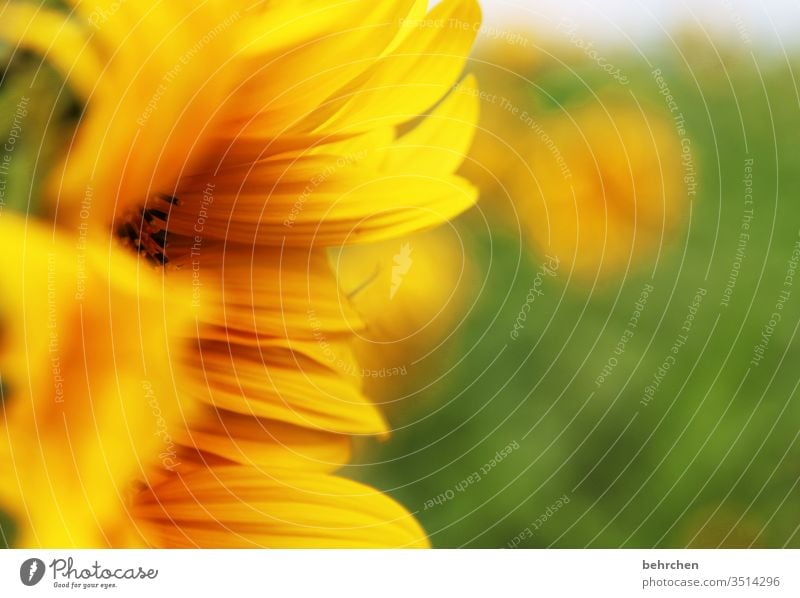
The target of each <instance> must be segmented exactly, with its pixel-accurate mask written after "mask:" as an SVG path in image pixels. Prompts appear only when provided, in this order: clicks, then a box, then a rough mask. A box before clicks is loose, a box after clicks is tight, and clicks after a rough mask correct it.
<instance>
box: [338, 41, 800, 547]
mask: <svg viewBox="0 0 800 598" xmlns="http://www.w3.org/2000/svg"><path fill="white" fill-rule="evenodd" d="M536 54H537V56H536V58H535V59H533V60H531V61H529V64H528V63H525V62H524V61H523V62H521V66H517V67H512V71H513V73H512V71H509V70H508V67H507V65H504V64H503V49H502V48H501V49H500V50H497V51H496V52H493V53H492V56H493V58H492V59H491V60H490V59H484V58H483V55H482V54H481V52H480V50H479V52H478V54H477V56H476V59H475V61H474V63H473V66H472V69H471V70H473V71H475V72H477V73H478V76H479V80H480V85H481V88H482V89H489V90H490V91H493V90H494V88H493V86H496V87H497V88H502V89H503V90H507V89H508V87H509V86H510V85H516V86H519V88H520V89H519V90H518V91H520V92H521V94H522V95H521V97H524V98H527V99H526V100H525V101H526V102H527V104H526V107H527V108H528V110H529V111H532V112H534V113H541V112H542V111H547V110H548V109H563V110H566V111H569V110H570V108H571V107H572V106H576V105H579V104H581V103H587V102H588V103H590V104H591V103H592V102H598V101H599V100H597V98H598V97H602V95H603V93H604V92H605V91H609V90H610V91H611V92H613V93H623V94H631V95H633V96H635V97H636V98H637V99H638V100H639V101H640V102H643V103H647V104H649V105H650V106H652V107H655V108H656V109H662V110H663V111H664V113H665V114H666V105H665V102H664V99H663V97H662V96H661V95H660V94H659V88H658V86H657V85H656V83H655V81H654V76H653V74H652V71H653V70H654V69H656V68H658V69H661V71H662V74H663V76H664V78H665V79H666V80H667V81H668V84H669V87H670V89H671V91H672V94H673V95H674V97H675V99H676V101H677V102H678V104H679V105H680V109H681V111H682V112H683V114H684V116H685V119H686V127H687V131H688V136H689V137H690V139H691V147H692V153H693V155H694V162H695V165H696V167H697V172H698V177H699V178H698V187H697V194H696V195H695V196H694V197H692V198H691V199H690V201H689V202H688V204H687V205H686V209H685V210H684V214H683V217H684V222H683V224H682V226H681V227H679V229H678V232H677V233H676V234H675V235H674V236H673V238H672V239H670V240H669V241H668V242H667V243H666V244H664V245H662V246H661V248H660V249H661V250H660V254H658V255H652V256H649V257H642V258H641V259H637V260H634V262H636V263H635V264H634V265H633V266H632V267H631V268H630V270H629V271H628V272H627V273H626V272H625V271H624V269H623V270H622V271H620V272H618V273H617V275H616V276H608V277H605V278H601V279H598V280H597V281H594V280H590V281H575V280H570V279H569V278H568V275H567V274H568V273H567V272H559V275H558V276H555V277H548V278H546V279H545V282H544V286H543V287H542V288H543V290H544V294H543V295H542V296H538V297H537V299H536V301H535V303H534V308H533V309H532V310H531V312H530V317H529V318H528V320H527V322H526V324H525V326H524V329H523V331H522V332H521V333H520V338H519V339H518V340H516V341H514V340H512V339H511V338H510V336H509V331H510V330H512V328H513V324H514V321H515V319H516V318H517V315H518V313H519V311H520V308H521V305H522V304H523V303H524V302H525V298H526V295H527V293H528V290H529V288H530V287H531V286H532V284H533V281H534V280H535V277H536V273H537V271H538V269H539V267H540V265H541V263H542V262H543V261H544V260H545V258H544V256H542V255H538V254H536V253H533V254H532V253H531V252H530V251H529V250H528V248H527V247H528V244H527V242H526V240H525V233H524V232H523V233H519V232H518V231H517V230H515V228H514V227H513V226H507V225H506V226H505V227H503V226H497V227H492V228H491V233H489V232H487V228H486V225H485V223H484V219H483V217H484V216H486V217H487V218H488V219H489V221H490V222H493V221H492V218H493V213H496V212H498V211H502V209H503V208H498V205H499V204H501V203H502V202H503V199H502V198H499V197H493V196H491V195H489V196H486V195H484V196H483V198H482V200H481V201H482V203H481V207H480V209H479V211H476V212H473V213H471V214H468V215H467V216H465V217H464V218H462V219H461V220H460V221H459V222H458V227H459V231H460V233H461V235H462V236H463V238H465V239H468V241H469V243H468V246H469V248H468V251H467V256H468V257H467V259H470V260H474V261H475V263H476V269H477V271H478V273H479V276H478V278H479V284H483V283H484V282H485V286H483V288H482V289H481V290H480V292H477V293H475V294H474V295H473V296H472V297H471V298H470V301H474V304H470V305H469V307H471V309H470V310H466V309H465V310H464V311H465V312H468V313H466V315H465V317H464V319H463V321H461V322H460V323H457V324H458V327H457V330H456V332H455V334H454V336H452V337H451V338H449V339H448V341H447V342H446V344H445V346H444V347H443V348H442V349H440V350H439V351H437V353H436V355H438V358H439V359H442V356H443V355H449V357H448V359H447V361H448V362H447V363H442V362H441V361H440V362H439V363H435V364H426V363H424V362H423V363H422V364H420V366H419V367H418V368H417V369H416V370H415V372H417V375H414V376H405V377H403V378H402V379H395V380H392V382H391V384H388V385H386V387H385V388H384V391H385V394H386V400H390V401H393V403H392V406H391V408H390V410H389V412H390V420H391V423H392V424H393V426H394V427H395V428H396V431H395V432H394V435H393V437H392V439H391V440H390V441H389V442H387V443H380V442H366V443H364V446H363V447H362V456H361V465H359V466H354V467H352V468H351V469H350V474H351V475H353V476H354V477H357V478H359V479H362V480H366V481H368V482H370V483H372V484H375V485H377V486H378V487H380V488H382V489H385V490H386V491H388V492H390V493H391V494H392V495H393V496H395V497H396V498H397V499H398V500H400V501H401V502H402V503H404V504H405V505H406V506H408V508H409V509H411V510H412V511H413V512H415V513H416V515H417V516H418V517H419V519H420V521H421V522H422V524H423V525H424V526H425V528H426V529H427V531H428V533H429V534H430V536H431V538H432V541H433V543H434V545H435V546H437V547H506V546H509V547H511V546H519V547H619V546H625V547H684V546H697V547H700V546H702V547H715V546H726V547H740V546H769V547H780V546H793V547H797V546H800V533H799V532H800V489H799V488H798V480H800V451H798V431H799V430H800V428H798V421H800V401H798V396H797V386H798V382H800V368H798V367H797V364H798V356H799V355H798V354H799V353H800V351H798V344H797V342H796V338H797V328H798V323H799V322H800V319H798V316H800V279H795V280H794V282H793V288H789V287H788V286H784V277H785V276H786V274H787V268H789V260H790V259H791V257H792V252H793V250H794V246H795V243H796V242H797V241H798V239H799V238H800V237H798V233H799V232H800V205H798V197H799V196H800V180H798V178H799V177H800V167H798V166H799V163H798V160H799V158H798V147H800V142H799V141H798V131H800V95H798V88H797V84H796V80H797V78H796V73H797V67H798V64H799V63H798V60H797V57H796V56H788V57H787V56H786V55H785V54H784V53H783V52H781V51H779V50H777V49H776V50H766V49H758V48H753V47H746V46H743V45H742V44H738V43H736V42H734V41H725V40H719V39H717V40H710V39H708V38H707V37H705V35H702V34H701V32H699V31H698V32H694V31H689V30H687V31H684V32H682V33H680V34H678V35H676V36H674V37H673V39H672V40H671V41H669V42H668V41H664V42H661V43H660V44H657V45H653V46H651V47H649V48H647V49H646V51H645V52H642V51H641V50H640V51H639V52H638V53H637V52H635V51H633V50H632V49H629V50H628V51H618V52H616V53H612V54H609V55H608V56H607V58H608V61H609V62H611V63H613V64H615V65H617V66H618V67H620V69H621V70H622V71H623V72H624V73H625V74H626V75H627V77H628V79H629V83H628V84H627V85H626V86H624V88H621V86H620V85H619V83H617V81H615V80H614V79H613V78H610V77H609V75H608V74H607V73H606V72H604V71H602V70H601V69H599V68H598V66H597V65H596V64H595V63H594V62H593V61H591V60H588V59H586V58H582V57H581V56H580V55H579V53H578V54H576V52H575V51H574V48H568V47H566V46H565V45H557V44H556V45H553V46H549V47H548V46H543V47H539V48H537V50H536ZM498 56H499V57H500V58H499V59H498V58H497V57H498ZM498 60H499V61H500V62H499V63H498ZM516 75H522V76H523V77H524V78H527V79H528V80H529V81H531V83H528V82H525V81H524V80H523V79H522V78H520V77H517V76H516ZM598 151H602V148H600V149H598ZM750 158H752V159H753V172H752V181H753V206H752V207H753V219H752V222H751V223H750V224H751V228H750V230H749V231H748V232H749V239H748V240H747V242H746V246H745V247H744V249H743V257H742V256H741V255H740V259H741V261H740V266H741V268H740V272H739V275H738V278H737V279H736V282H735V285H734V286H733V292H732V295H731V296H730V300H729V304H728V305H727V306H724V305H722V304H723V302H724V301H723V298H724V292H725V289H726V286H728V285H729V278H730V276H731V271H732V270H733V269H734V268H735V267H736V266H735V265H734V262H735V260H736V256H737V250H738V249H739V247H740V246H739V235H740V232H741V223H742V219H743V214H744V212H743V210H744V209H745V204H744V201H745V184H744V182H743V181H744V178H745V174H746V173H745V168H744V165H745V160H747V159H750ZM654 175H655V173H654ZM685 192H686V188H684V193H685ZM494 222H496V220H495V221H494ZM612 234H613V233H612ZM648 284H650V285H652V287H653V292H652V293H650V295H649V297H648V299H647V304H646V306H645V308H644V310H643V313H642V315H641V318H640V321H639V323H638V326H637V328H636V329H635V333H634V334H633V336H632V337H630V339H629V340H628V342H627V343H626V344H625V349H624V352H623V353H622V355H621V356H619V357H617V359H618V363H617V364H616V366H615V367H614V368H612V369H613V371H612V372H611V373H610V374H609V375H608V376H607V377H606V379H605V380H604V381H602V382H601V383H600V384H599V385H598V384H597V382H596V380H597V377H598V375H600V374H601V372H602V371H603V368H604V367H605V366H606V365H607V363H608V361H609V359H610V358H611V357H612V356H615V354H614V349H615V347H616V346H617V343H618V342H619V341H620V339H621V338H622V337H623V335H624V334H625V330H626V328H628V322H629V319H630V318H631V317H632V315H633V312H634V310H635V304H636V303H637V300H638V299H639V297H640V294H641V292H642V289H643V288H644V287H645V286H646V285H648ZM698 288H702V289H705V290H706V294H705V296H704V298H703V300H702V302H701V303H700V306H699V308H698V309H697V313H696V319H695V320H694V322H693V325H692V326H691V331H690V333H689V334H688V335H687V336H688V339H687V340H686V342H685V345H683V346H682V347H680V348H679V350H678V354H677V356H675V363H674V365H672V367H671V368H670V369H669V371H668V372H667V374H666V375H665V376H664V377H663V380H661V381H660V384H659V386H658V390H657V391H656V392H655V394H654V396H653V398H652V400H651V401H649V403H648V404H647V405H646V406H645V405H643V404H642V403H641V402H640V399H641V398H642V397H643V395H644V392H645V388H646V387H647V386H648V385H650V384H652V383H653V378H654V376H656V375H657V372H658V369H659V366H660V365H661V364H662V362H664V360H665V358H666V357H667V356H668V355H671V354H672V353H671V348H672V347H673V345H674V343H675V342H676V339H677V338H678V335H679V334H681V330H680V329H681V327H682V326H683V325H684V321H685V319H686V318H687V314H689V313H690V309H689V306H690V304H691V303H692V302H693V301H694V297H695V295H696V293H697V290H698ZM787 289H788V290H789V291H790V294H789V296H788V298H785V299H786V300H785V302H783V303H782V309H781V311H780V313H781V316H782V319H781V321H780V322H779V323H778V324H777V326H775V328H774V331H773V332H772V333H770V334H771V336H769V341H768V343H767V344H766V350H765V351H764V355H763V359H762V360H761V361H760V362H759V365H758V366H753V365H751V364H750V361H751V359H752V358H753V354H754V347H755V346H756V345H758V344H759V342H761V341H762V332H764V327H765V326H766V325H768V323H769V321H770V319H771V314H773V313H774V312H776V304H777V303H778V299H779V296H780V293H781V291H784V290H787ZM728 292H730V291H728ZM448 351H449V353H448ZM426 368H427V369H426ZM514 442H516V443H518V445H519V449H514V450H512V451H511V452H510V454H508V455H506V456H503V455H501V456H500V459H497V452H498V451H503V449H504V448H505V447H507V446H508V445H509V444H510V443H514ZM492 459H495V463H494V464H492ZM487 464H488V465H487ZM476 472H477V473H476ZM482 472H483V473H482ZM478 477H480V480H478V479H477V478H478Z"/></svg>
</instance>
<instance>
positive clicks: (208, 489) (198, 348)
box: [0, 0, 480, 547]
mask: <svg viewBox="0 0 800 598" xmlns="http://www.w3.org/2000/svg"><path fill="white" fill-rule="evenodd" d="M70 5H71V6H72V8H73V10H72V12H71V13H70V15H66V16H65V15H62V14H60V13H58V12H55V11H48V10H44V9H40V8H38V7H35V6H33V5H30V4H10V5H7V7H6V13H5V14H4V20H5V21H6V23H7V25H8V26H7V27H5V28H4V29H3V31H2V34H0V35H2V36H4V37H5V38H6V40H7V41H11V42H13V43H19V44H22V45H25V46H27V47H29V48H33V49H36V50H39V51H40V52H42V53H44V54H46V55H47V57H48V58H49V59H50V60H51V61H52V62H53V63H54V64H55V65H56V66H57V67H58V68H59V69H60V70H61V72H62V74H63V75H64V76H65V78H66V79H67V81H68V83H70V84H71V85H72V86H73V89H74V90H75V91H76V92H77V93H78V94H79V95H80V97H81V98H82V99H83V101H84V102H85V103H86V111H85V115H84V117H83V119H82V120H81V122H80V124H79V125H78V127H77V130H76V133H75V135H74V137H73V140H72V144H71V147H70V151H69V152H68V153H67V156H66V158H65V160H64V163H63V165H62V167H61V168H60V169H59V170H58V171H57V172H56V175H55V176H54V177H52V179H51V181H50V187H49V191H50V193H49V196H48V201H49V205H50V207H51V212H52V214H53V217H54V219H55V221H56V222H57V225H58V226H59V227H60V228H61V229H62V230H66V231H70V230H72V231H75V230H78V231H81V230H84V229H83V228H81V227H85V223H84V222H83V220H84V219H85V218H86V214H87V213H89V214H90V216H89V217H90V219H91V226H90V227H89V229H90V231H91V234H93V235H102V234H103V232H102V231H108V230H109V229H110V230H112V231H114V234H115V236H116V237H117V238H118V239H119V240H120V241H121V242H122V243H123V244H127V245H128V246H129V247H131V248H133V249H135V250H136V251H137V252H138V253H139V254H140V255H141V256H142V257H143V258H146V259H147V261H148V262H149V263H151V264H153V265H154V266H153V267H154V269H155V272H157V273H158V274H159V275H160V276H162V277H163V279H162V280H163V285H164V288H165V289H166V290H167V293H168V294H169V295H170V296H172V294H173V291H174V294H175V296H180V295H181V294H182V293H185V294H186V295H187V297H190V299H187V301H185V302H183V303H181V304H179V305H177V306H172V305H165V306H164V307H163V309H164V310H165V313H164V314H162V319H163V320H168V321H172V320H173V319H175V320H180V319H181V318H182V317H184V316H185V315H186V314H192V315H193V316H194V319H195V329H194V331H193V337H194V338H193V342H192V347H193V348H191V349H190V350H188V351H185V352H182V353H180V354H179V360H178V361H179V366H180V368H181V370H182V371H183V372H186V374H187V377H186V378H185V379H184V378H182V379H181V380H180V381H179V382H178V383H177V385H176V389H177V392H178V393H179V394H180V396H181V399H182V400H185V401H190V402H191V403H193V404H197V405H198V409H199V410H200V413H199V414H198V415H197V416H196V417H193V418H192V419H191V420H190V422H189V425H188V426H185V427H181V431H180V432H178V431H176V434H175V443H176V447H177V448H176V455H175V459H174V467H173V466H172V465H173V464H172V463H170V466H169V467H166V466H165V465H164V463H163V461H162V463H161V464H160V465H158V464H156V465H155V466H153V467H152V468H151V470H149V471H147V473H146V475H141V476H131V477H130V478H127V476H125V475H124V473H122V472H121V473H120V476H119V477H120V479H114V480H112V481H113V484H114V488H115V489H117V488H127V489H129V490H130V493H129V501H128V502H127V505H128V506H129V515H130V517H129V521H128V523H129V526H128V528H129V529H128V531H127V533H126V534H125V536H124V540H123V541H122V542H121V543H122V544H124V545H133V544H143V545H151V546H209V547H214V546H287V547H294V546H425V545H427V539H426V538H425V535H424V532H423V531H422V530H421V528H420V527H419V525H418V524H417V523H416V522H415V521H414V519H413V517H412V516H411V515H410V514H408V513H407V512H406V511H405V510H404V509H403V508H402V507H400V506H399V505H397V504H396V503H395V502H394V501H392V500H391V499H389V498H388V497H386V496H384V495H383V494H381V493H380V492H378V491H376V490H374V489H372V488H368V487H366V486H363V485H361V484H358V483H356V482H352V481H349V480H346V479H343V478H341V477H338V476H336V475H333V472H335V470H336V469H337V468H338V467H339V466H341V465H342V464H344V463H346V462H347V460H348V458H349V450H350V448H349V447H350V437H351V436H352V435H356V434H370V435H386V434H387V432H388V428H387V425H386V422H385V420H384V418H383V417H382V415H381V414H380V412H379V411H378V410H377V409H376V407H375V406H374V405H373V404H372V403H371V402H370V401H369V400H368V399H366V398H365V397H364V395H363V394H362V392H361V390H360V384H359V381H358V379H357V378H354V377H353V376H352V375H350V372H351V371H352V368H353V367H354V365H353V364H354V357H353V354H352V349H351V347H350V341H351V339H352V334H353V331H354V330H357V329H359V328H361V327H363V323H362V320H361V319H360V317H359V316H358V315H357V313H356V312H355V311H354V310H353V309H352V308H351V307H350V306H349V305H348V304H347V302H345V301H343V300H342V297H341V294H340V292H339V287H338V285H337V283H336V280H335V277H334V276H333V273H332V271H331V268H330V265H329V263H328V259H327V248H328V247H331V246H338V245H341V244H351V243H364V242H371V241H379V240H383V239H388V238H393V237H397V236H402V235H406V234H409V233H411V232H413V231H416V230H420V229H423V228H429V227H432V226H435V225H436V224H439V223H441V222H444V221H446V220H448V219H450V218H452V217H453V216H455V215H456V214H458V213H460V212H461V211H463V210H465V209H466V208H468V207H469V206H471V205H472V204H473V203H474V201H475V199H476V196H477V193H476V191H475V189H474V188H473V187H472V186H471V185H470V184H469V183H468V182H467V181H465V180H464V179H462V178H460V177H458V176H456V175H454V174H453V172H454V171H455V170H456V168H457V167H458V165H459V164H460V162H461V160H462V159H463V155H464V152H465V151H466V150H467V148H468V145H469V141H470V139H471V134H472V129H473V127H474V124H475V118H476V105H475V104H476V100H475V99H474V98H475V94H450V95H449V96H448V94H449V92H450V91H451V89H452V88H453V87H454V85H455V83H456V81H457V79H458V77H459V76H460V73H461V71H462V69H463V65H464V62H465V58H466V55H467V53H468V52H469V49H470V46H471V44H472V41H473V38H474V35H475V31H477V29H478V28H479V20H480V11H479V9H478V6H477V5H476V3H475V2H474V1H473V0H446V1H445V2H442V3H440V4H439V5H437V6H436V8H434V9H433V10H432V11H431V13H430V14H428V15H427V16H426V10H427V2H423V1H417V0H404V1H401V2H392V3H368V2H365V1H361V0H358V1H356V0H354V1H350V2H340V1H335V2H334V1H332V0H319V1H314V2H309V3H303V5H302V6H299V5H297V3H291V2H288V1H283V0H279V1H277V2H275V1H273V2H268V3H255V4H250V3H248V4H242V5H239V4H238V3H235V2H234V3H230V2H225V3H223V2H206V3H203V4H202V5H197V6H192V7H188V8H187V7H185V6H182V5H180V6H179V5H174V4H166V3H118V2H105V1H95V2H85V1H84V2H74V3H73V2H70ZM474 85H475V84H474V81H473V80H472V79H471V78H467V79H466V80H465V81H463V82H462V83H461V86H460V87H461V88H465V89H470V88H474ZM454 96H455V97H454ZM442 98H445V99H444V101H442V102H441V104H440V105H439V106H438V107H436V108H435V109H433V108H434V107H435V106H436V104H437V103H439V102H440V100H442ZM431 109H433V111H432V112H431V113H430V114H429V115H428V116H427V117H426V118H423V119H419V117H420V115H424V114H425V113H427V112H429V111H430V110H431ZM87 194H88V195H90V196H91V201H90V202H87ZM67 234H68V233H67ZM106 234H107V233H106ZM18 291H19V289H17V290H16V291H14V292H18ZM70 392H74V391H72V390H71V391H70ZM99 400H101V399H98V398H94V400H93V402H97V401H99ZM102 400H106V397H103V399H102ZM29 416H30V417H32V418H34V421H38V418H40V417H48V416H49V414H47V413H44V412H43V413H33V414H29ZM13 425H14V423H13V422H11V421H10V422H9V423H8V426H9V427H11V426H13ZM31 438H32V436H28V435H27V434H26V433H23V432H20V433H18V434H16V435H15V436H14V439H12V443H11V445H12V448H13V449H17V450H19V449H20V448H22V447H25V446H26V445H27V444H29V443H30V442H31ZM94 440H96V441H97V442H101V443H102V441H103V439H102V438H97V439H93V441H94ZM40 446H41V445H40ZM103 446H105V444H103ZM60 450H62V451H63V446H62V447H61V449H60ZM15 452H16V451H15ZM70 454H71V455H72V457H73V458H74V460H75V468H76V471H79V472H81V475H85V474H84V473H83V472H84V470H86V469H89V468H91V467H93V466H94V465H93V462H92V461H91V460H89V459H86V458H82V452H81V451H78V450H77V449H76V447H74V446H73V448H72V451H70ZM43 458H44V459H47V455H45V456H44V457H43ZM14 470H15V471H21V470H19V468H17V467H16V466H15V467H14ZM21 475H22V474H21ZM122 478H127V479H128V480H129V483H128V484H127V485H126V484H125V483H124V479H122ZM29 498H30V497H28V496H26V497H25V500H28V499H29ZM66 500H67V497H66V495H62V494H61V493H60V492H54V493H53V496H52V500H51V501H50V504H49V505H47V507H46V508H43V510H44V511H46V512H47V513H48V517H49V518H50V519H49V520H50V521H52V520H54V519H55V518H54V517H53V516H52V515H51V514H52V512H54V511H55V512H56V513H58V512H60V509H61V508H63V509H64V513H65V517H68V516H69V513H70V510H69V509H70V507H69V506H68V505H67V504H65V503H66ZM69 501H70V504H71V503H72V502H74V498H73V496H72V495H70V496H69ZM32 516H33V513H25V514H24V515H22V520H23V521H24V520H25V519H28V518H30V517H32ZM100 527H101V531H102V532H103V535H98V534H95V535H91V534H90V533H89V532H87V535H85V536H82V537H81V538H80V539H79V540H75V539H74V538H72V540H70V539H67V537H65V536H63V535H58V534H56V533H55V532H54V534H53V535H52V536H48V537H42V536H35V537H32V536H27V535H25V534H23V535H22V536H21V537H22V542H24V543H26V544H27V545H33V544H38V545H67V544H71V545H99V544H114V543H115V542H114V538H111V537H110V536H109V535H108V534H107V533H105V530H106V527H105V526H104V525H102V524H101V525H100ZM70 538H71V537H70Z"/></svg>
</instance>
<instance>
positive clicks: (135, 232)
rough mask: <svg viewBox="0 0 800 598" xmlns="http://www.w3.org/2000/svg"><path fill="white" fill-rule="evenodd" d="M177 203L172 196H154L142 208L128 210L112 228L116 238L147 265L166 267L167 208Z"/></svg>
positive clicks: (167, 260) (175, 198)
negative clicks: (146, 261) (149, 263)
mask: <svg viewBox="0 0 800 598" xmlns="http://www.w3.org/2000/svg"><path fill="white" fill-rule="evenodd" d="M179 203H180V200H179V199H178V198H177V197H175V196H173V195H166V194H163V193H159V194H157V195H154V196H153V197H152V198H151V199H150V200H149V201H148V202H146V203H145V205H144V206H141V207H139V208H138V209H135V210H131V212H130V213H129V214H128V215H127V216H125V217H123V218H122V219H121V221H120V222H119V224H118V226H117V228H116V234H117V237H118V238H119V239H121V240H122V242H123V243H124V244H125V245H127V246H128V247H130V248H131V249H134V250H135V251H137V252H138V253H139V254H140V255H142V256H144V257H145V258H146V259H147V260H148V261H149V262H151V263H153V264H155V265H158V266H163V265H165V264H167V263H168V262H169V257H168V256H167V248H168V243H167V222H168V220H169V212H170V209H171V208H172V206H174V205H178V204H179Z"/></svg>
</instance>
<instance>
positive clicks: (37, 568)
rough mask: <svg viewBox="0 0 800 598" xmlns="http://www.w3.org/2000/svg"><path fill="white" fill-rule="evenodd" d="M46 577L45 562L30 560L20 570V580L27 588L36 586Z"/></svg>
mask: <svg viewBox="0 0 800 598" xmlns="http://www.w3.org/2000/svg"><path fill="white" fill-rule="evenodd" d="M42 577H44V561H42V560H41V559H28V560H27V561H25V562H24V563H22V566H20V568H19V579H20V581H22V583H24V584H25V585H26V586H35V585H36V584H37V583H39V582H40V581H42Z"/></svg>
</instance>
